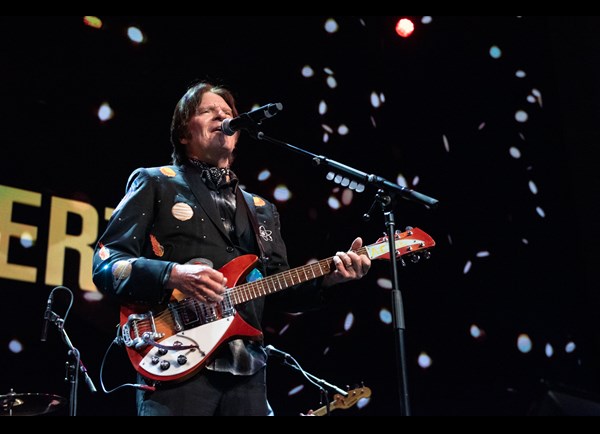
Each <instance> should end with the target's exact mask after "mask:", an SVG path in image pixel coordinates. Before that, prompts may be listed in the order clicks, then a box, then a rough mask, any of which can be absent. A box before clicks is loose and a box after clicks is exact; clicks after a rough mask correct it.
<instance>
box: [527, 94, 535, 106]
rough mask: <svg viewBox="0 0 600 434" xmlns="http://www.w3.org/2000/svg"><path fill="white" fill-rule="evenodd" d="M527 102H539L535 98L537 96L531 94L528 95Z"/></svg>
mask: <svg viewBox="0 0 600 434" xmlns="http://www.w3.org/2000/svg"><path fill="white" fill-rule="evenodd" d="M527 102H528V103H530V104H535V103H536V102H537V100H536V99H535V96H533V95H529V96H528V97H527Z"/></svg>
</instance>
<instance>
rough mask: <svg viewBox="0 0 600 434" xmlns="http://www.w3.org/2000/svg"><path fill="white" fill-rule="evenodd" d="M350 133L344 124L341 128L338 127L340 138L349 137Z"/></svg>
mask: <svg viewBox="0 0 600 434" xmlns="http://www.w3.org/2000/svg"><path fill="white" fill-rule="evenodd" d="M349 132H350V130H349V129H348V127H347V126H346V125H344V124H342V125H340V126H339V127H338V134H339V135H340V136H345V135H347V134H348V133H349Z"/></svg>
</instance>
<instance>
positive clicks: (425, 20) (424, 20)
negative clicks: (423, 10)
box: [421, 15, 433, 24]
mask: <svg viewBox="0 0 600 434" xmlns="http://www.w3.org/2000/svg"><path fill="white" fill-rule="evenodd" d="M432 21H433V18H431V17H430V16H428V15H426V16H424V17H423V18H421V22H422V23H423V24H431V22H432Z"/></svg>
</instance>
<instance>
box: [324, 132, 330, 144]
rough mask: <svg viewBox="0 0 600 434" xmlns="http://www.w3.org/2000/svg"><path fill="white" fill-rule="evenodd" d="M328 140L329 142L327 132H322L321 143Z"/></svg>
mask: <svg viewBox="0 0 600 434" xmlns="http://www.w3.org/2000/svg"><path fill="white" fill-rule="evenodd" d="M328 142H329V134H328V133H323V143H328Z"/></svg>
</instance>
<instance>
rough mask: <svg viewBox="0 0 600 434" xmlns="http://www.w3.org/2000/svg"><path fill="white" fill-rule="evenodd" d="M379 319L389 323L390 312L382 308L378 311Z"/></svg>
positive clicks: (390, 318)
mask: <svg viewBox="0 0 600 434" xmlns="http://www.w3.org/2000/svg"><path fill="white" fill-rule="evenodd" d="M379 319H380V320H381V322H382V323H384V324H391V323H392V313H391V312H390V311H389V310H387V309H385V308H383V309H381V310H380V311H379Z"/></svg>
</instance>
